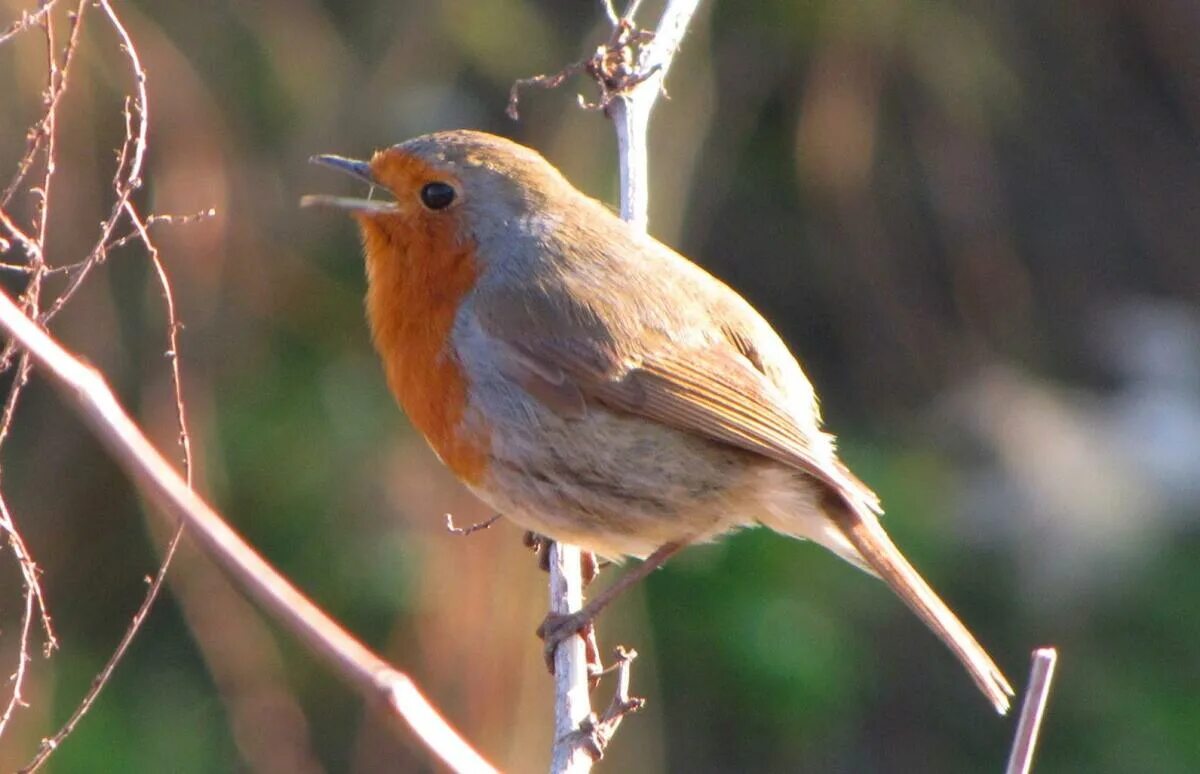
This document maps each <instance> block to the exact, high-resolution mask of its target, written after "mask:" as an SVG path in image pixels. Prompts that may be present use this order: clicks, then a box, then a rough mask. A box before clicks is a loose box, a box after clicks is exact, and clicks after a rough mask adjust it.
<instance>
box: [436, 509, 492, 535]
mask: <svg viewBox="0 0 1200 774" xmlns="http://www.w3.org/2000/svg"><path fill="white" fill-rule="evenodd" d="M501 516H502V514H499V513H497V514H496V515H495V516H492V517H491V518H490V519H484V520H483V521H481V522H479V523H477V524H472V525H471V526H469V527H466V528H463V527H456V526H454V514H451V513H447V514H446V531H447V532H449V533H450V534H451V535H461V536H463V537H466V536H467V535H473V534H475V533H476V532H479V531H481V530H485V529H487V528H488V527H490V526H492V525H493V524H495V523H496V522H498V521H500V517H501Z"/></svg>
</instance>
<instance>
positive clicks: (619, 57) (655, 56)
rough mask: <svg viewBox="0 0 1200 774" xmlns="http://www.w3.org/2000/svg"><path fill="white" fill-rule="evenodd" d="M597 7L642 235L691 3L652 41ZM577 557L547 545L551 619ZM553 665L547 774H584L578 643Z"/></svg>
mask: <svg viewBox="0 0 1200 774" xmlns="http://www.w3.org/2000/svg"><path fill="white" fill-rule="evenodd" d="M603 5H604V10H605V14H606V15H607V16H608V18H609V20H610V21H611V22H612V23H613V38H612V39H611V40H610V42H609V45H608V46H607V47H601V49H600V50H599V51H598V52H597V54H596V57H594V58H593V60H591V61H592V62H593V63H596V62H599V66H591V67H588V68H586V69H587V71H588V73H589V74H590V75H591V76H592V77H593V78H595V79H596V80H597V83H598V84H599V86H600V90H601V102H602V104H601V106H602V107H606V108H607V109H608V110H609V111H610V113H611V115H612V117H613V121H614V124H615V126H616V131H617V146H618V152H619V154H620V169H621V217H622V218H623V219H625V220H626V221H628V222H629V223H630V224H631V225H633V227H634V228H637V229H639V230H642V231H644V230H645V229H646V222H647V217H646V212H647V202H648V201H649V190H650V187H649V174H650V172H649V165H648V156H647V153H646V133H647V131H648V129H649V124H650V111H651V108H652V107H653V106H654V103H655V101H656V100H657V99H658V95H659V94H660V93H661V92H662V83H663V78H664V77H665V76H666V74H667V70H668V69H669V68H670V66H671V60H672V59H673V58H674V56H675V53H676V52H677V51H678V50H679V44H680V41H681V40H682V39H683V34H684V31H685V30H686V29H687V25H688V22H689V21H690V20H691V18H692V16H693V14H694V13H695V12H696V8H697V6H698V5H699V0H670V2H668V3H667V6H666V9H665V10H664V11H663V15H662V18H661V20H660V21H659V25H658V28H657V29H656V30H655V32H654V34H653V35H652V36H651V35H646V34H644V33H640V32H639V31H638V30H637V27H636V26H635V25H634V22H633V18H632V17H633V13H634V12H635V11H636V10H637V6H638V0H632V1H631V3H630V4H629V7H628V10H627V11H626V12H625V14H624V15H622V16H620V17H618V16H617V14H616V11H615V9H614V8H613V6H612V3H611V2H610V0H605V2H604V3H603ZM639 46H640V47H641V48H640V51H637V52H636V57H635V50H636V49H637V48H638V47H639ZM515 88H516V87H514V89H515ZM514 93H515V92H514ZM514 112H515V110H514ZM581 558H582V556H581V554H580V552H579V549H577V548H575V547H573V546H562V545H560V544H555V546H554V548H553V549H552V551H551V554H550V568H549V569H550V612H551V613H558V614H570V613H575V612H577V611H579V610H580V608H581V606H582V603H583V593H582V588H583V581H582V578H581V571H582V565H581ZM554 662H555V663H554V674H555V678H554V683H555V685H554V688H555V713H554V730H555V734H554V747H553V749H552V754H551V766H550V771H551V772H554V773H555V774H559V773H560V772H571V773H572V774H575V773H577V772H587V771H589V770H590V769H591V765H592V762H593V760H594V759H593V753H603V745H600V746H596V745H593V744H591V743H590V740H591V739H592V735H591V734H590V733H585V734H580V733H579V732H580V731H581V730H585V727H586V726H587V725H588V722H589V719H590V718H591V717H592V713H591V704H590V701H589V699H588V671H587V654H586V647H585V645H584V642H583V639H582V638H581V637H570V638H568V639H567V640H565V641H564V642H563V643H562V644H561V645H559V647H558V649H557V650H556V651H555V654H554ZM619 678H620V680H621V681H622V682H623V685H624V694H625V698H626V700H628V681H629V660H628V659H626V660H624V661H623V662H622V665H621V669H620V671H619ZM623 715H624V713H621V714H620V715H619V716H618V717H617V719H616V720H615V722H610V723H609V724H607V725H606V726H605V728H604V730H605V732H606V735H605V736H604V744H607V741H608V739H609V738H611V736H612V733H613V732H614V731H615V730H616V726H617V724H618V723H619V722H620V720H619V718H620V717H621V716H623ZM593 729H594V725H593Z"/></svg>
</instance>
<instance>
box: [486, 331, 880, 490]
mask: <svg viewBox="0 0 1200 774" xmlns="http://www.w3.org/2000/svg"><path fill="white" fill-rule="evenodd" d="M490 332H491V333H492V334H493V336H496V335H497V333H499V334H500V335H499V337H498V338H499V339H500V341H499V346H500V351H501V352H503V353H506V354H504V355H502V358H503V360H504V363H505V365H504V366H503V368H504V371H505V372H506V374H507V375H508V376H509V377H510V378H513V379H514V380H515V381H517V383H518V384H521V385H522V386H523V387H524V388H525V389H526V391H527V392H529V393H530V394H531V395H532V396H534V397H535V398H537V399H538V400H539V401H541V402H542V403H543V404H545V405H547V406H548V407H550V408H551V409H552V410H554V411H556V412H558V413H560V414H561V415H563V416H567V417H572V418H575V417H578V416H581V415H582V414H583V413H585V412H586V405H587V404H588V403H589V402H595V403H599V404H601V405H603V406H605V407H606V408H608V409H610V410H615V411H619V412H623V413H627V414H633V415H636V416H641V417H645V418H647V419H650V420H653V421H656V422H661V423H662V424H664V425H668V426H670V427H674V428H677V429H679V430H683V431H685V432H689V433H695V434H697V435H701V436H704V437H706V438H710V439H712V440H714V441H720V442H723V443H727V444H730V445H732V446H736V447H739V448H742V449H746V450H748V451H751V452H755V453H757V454H761V455H763V456H765V457H770V458H771V459H774V460H777V461H778V462H781V463H783V464H785V465H789V466H791V467H794V468H796V469H798V470H800V471H803V472H804V473H807V474H808V475H809V476H811V477H812V478H814V479H816V480H817V481H820V482H822V483H824V484H826V485H827V486H829V487H830V488H831V489H832V490H833V491H834V492H836V493H837V494H838V495H840V496H841V497H842V498H844V499H845V500H847V501H848V503H849V504H851V506H852V507H853V506H855V505H865V506H866V507H868V508H870V509H871V510H875V511H878V510H879V505H878V499H877V498H876V497H875V495H874V493H873V492H871V490H870V489H868V488H867V487H866V485H864V484H862V483H861V482H860V481H858V479H857V478H855V477H854V475H853V474H852V473H850V471H849V470H847V469H846V468H845V466H843V465H842V464H841V462H839V461H838V460H837V459H836V457H834V456H832V455H828V454H820V453H818V452H817V450H815V449H814V447H813V444H812V442H811V437H812V434H815V433H817V432H819V430H817V429H816V428H815V427H814V428H812V429H810V430H805V429H802V428H801V427H800V425H799V423H798V422H797V421H796V419H795V418H794V417H793V415H792V413H791V412H790V411H789V410H788V409H787V408H786V407H785V406H784V404H783V402H782V399H781V397H780V395H779V391H778V390H776V389H775V387H774V386H773V385H772V384H771V383H770V382H769V381H768V380H767V379H766V377H765V376H764V375H763V374H762V373H761V372H760V371H759V370H758V369H757V368H756V366H755V363H754V362H753V360H752V359H751V358H749V357H748V356H747V355H745V354H744V351H743V350H744V348H742V347H739V346H738V345H737V343H736V339H734V338H732V337H729V336H726V337H724V338H721V339H720V340H718V341H716V342H713V343H710V344H708V345H706V346H680V345H678V344H676V343H673V342H665V341H662V340H659V341H658V342H657V346H655V345H653V344H652V345H651V346H650V347H649V351H648V352H645V353H642V354H631V355H621V354H620V353H619V352H618V351H617V350H615V349H614V348H612V347H609V346H606V345H605V344H604V343H603V339H589V338H583V337H578V336H567V337H555V336H536V335H534V336H530V335H524V336H519V337H505V336H504V335H503V332H498V331H495V330H493V331H490Z"/></svg>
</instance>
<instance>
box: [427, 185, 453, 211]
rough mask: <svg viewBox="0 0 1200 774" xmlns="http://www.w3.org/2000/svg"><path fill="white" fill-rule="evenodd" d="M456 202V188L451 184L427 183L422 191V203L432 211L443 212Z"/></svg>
mask: <svg viewBox="0 0 1200 774" xmlns="http://www.w3.org/2000/svg"><path fill="white" fill-rule="evenodd" d="M452 201H454V187H453V186H451V185H450V184H449V183H426V184H425V187H424V188H422V189H421V203H422V204H424V205H425V206H426V207H428V208H429V209H431V210H443V209H445V208H447V207H449V206H450V202H452Z"/></svg>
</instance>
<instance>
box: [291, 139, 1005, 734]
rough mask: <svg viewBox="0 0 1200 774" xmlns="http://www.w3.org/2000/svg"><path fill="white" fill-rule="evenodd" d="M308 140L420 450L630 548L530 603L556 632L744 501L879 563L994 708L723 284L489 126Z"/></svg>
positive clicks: (559, 530)
mask: <svg viewBox="0 0 1200 774" xmlns="http://www.w3.org/2000/svg"><path fill="white" fill-rule="evenodd" d="M312 161H313V162H315V163H317V164H320V165H324V166H327V167H331V168H334V169H336V170H339V171H341V172H345V173H349V174H350V175H352V176H353V177H356V178H358V179H359V180H360V181H362V182H365V183H367V184H368V185H369V186H370V190H369V194H368V197H367V198H356V197H344V196H330V195H310V196H306V197H304V198H303V199H302V200H301V204H302V205H305V206H318V207H327V208H333V209H336V210H341V211H344V212H348V213H349V214H350V215H351V216H353V218H354V219H355V220H356V221H357V223H358V226H359V230H360V233H361V238H362V243H363V251H364V253H365V261H366V275H367V295H366V304H365V306H366V316H367V320H368V323H369V327H370V330H371V335H372V340H373V342H374V346H375V348H376V350H377V352H378V354H379V356H380V358H381V360H382V363H383V368H384V372H385V376H386V379H387V383H388V386H389V387H390V389H391V391H392V393H393V394H394V395H395V397H396V399H397V401H398V402H399V404H400V406H401V407H402V409H403V410H404V412H405V413H406V414H407V416H408V418H409V420H410V422H411V423H412V425H414V426H415V427H416V429H417V430H419V431H420V432H421V433H422V434H423V435H424V437H425V439H426V440H427V442H428V443H429V446H430V447H431V448H432V450H433V451H434V453H435V454H436V455H437V456H438V457H439V459H440V460H441V461H442V462H443V463H444V464H445V465H446V466H447V467H448V468H449V469H450V470H451V471H452V472H453V473H454V474H455V476H457V478H458V479H459V480H460V481H461V482H462V483H463V484H464V485H465V486H466V487H467V488H468V489H470V490H471V491H472V492H473V493H474V494H475V495H476V496H477V497H478V498H480V499H481V500H483V501H484V502H485V503H487V504H488V505H489V506H491V507H492V508H495V509H496V510H497V512H499V513H502V514H504V515H505V516H506V517H507V518H509V519H511V520H512V521H513V522H515V523H516V524H517V525H519V526H521V527H524V528H525V529H527V530H531V531H533V532H536V533H538V534H541V535H545V536H548V537H549V538H551V539H554V540H558V541H562V542H565V543H570V544H575V545H578V546H580V547H582V548H584V549H586V550H589V551H592V552H595V553H596V554H598V555H600V556H603V557H606V558H613V559H617V560H620V559H622V558H625V557H635V558H641V559H643V560H644V561H643V562H642V564H641V565H639V566H637V567H636V568H634V569H633V570H630V571H628V572H627V573H626V574H625V575H623V576H622V577H621V578H620V579H619V580H618V581H617V582H616V583H615V584H614V585H613V586H612V587H610V588H609V589H606V590H605V592H603V593H601V594H600V595H599V596H598V597H597V598H596V599H594V600H592V601H591V602H589V604H588V605H587V606H586V607H585V608H584V609H583V610H582V611H580V613H578V614H575V615H574V616H567V617H565V619H562V618H560V619H559V620H550V619H548V620H547V626H546V628H545V629H544V633H546V634H548V635H550V636H551V637H552V638H553V639H554V641H557V640H560V639H561V638H563V637H565V636H570V635H571V634H573V633H574V632H576V631H578V630H580V629H581V628H583V627H584V626H586V625H587V624H588V623H589V622H590V620H591V618H592V617H593V616H594V615H595V613H596V612H598V611H599V609H600V608H601V607H603V606H604V605H605V604H607V603H608V602H610V601H611V599H612V598H613V597H615V595H616V594H617V593H620V591H621V590H623V589H624V588H626V587H628V586H629V585H632V583H634V582H636V581H637V580H638V579H640V578H641V577H644V576H645V575H646V574H647V573H648V572H649V571H650V570H651V569H653V568H655V567H657V566H659V565H661V564H662V563H664V562H665V561H666V559H667V558H668V557H670V556H672V555H673V554H675V553H676V552H677V551H679V550H680V549H682V548H684V547H686V546H688V545H692V544H696V543H703V542H707V541H711V540H714V539H716V538H718V537H720V536H722V535H724V534H726V533H728V532H731V531H733V530H736V529H738V528H742V527H750V526H759V525H761V526H766V527H768V528H770V529H772V530H774V531H776V532H779V533H782V534H784V535H787V536H790V537H793V538H799V539H805V540H810V541H813V542H815V543H818V544H819V545H821V546H823V547H825V548H827V549H829V550H830V551H832V552H833V553H834V554H836V555H837V556H839V557H841V558H842V559H845V560H846V561H848V562H849V563H851V564H853V565H855V566H857V567H859V568H860V569H862V570H865V571H866V572H868V573H870V574H872V575H876V576H878V577H879V578H881V579H882V580H883V581H884V582H886V583H887V584H888V586H890V587H891V589H892V590H893V591H894V592H895V593H896V594H897V595H898V596H899V597H900V599H901V600H903V602H904V603H905V604H906V605H907V606H908V607H909V608H910V609H911V610H912V611H913V612H914V613H915V614H916V615H917V616H918V617H919V618H920V620H922V621H923V622H924V623H925V624H926V625H927V626H928V627H929V628H930V629H931V630H932V631H933V632H934V633H935V634H936V635H937V636H938V637H939V638H940V639H941V640H942V641H943V642H944V643H945V645H946V646H947V647H948V648H949V649H950V651H951V652H952V653H953V654H954V655H955V656H957V658H958V659H959V661H960V662H961V663H962V665H963V666H964V667H965V669H966V670H967V672H968V673H969V675H970V676H971V678H972V679H973V680H974V682H975V684H976V685H977V686H978V688H979V689H980V690H981V691H982V692H983V694H984V695H985V697H986V698H987V699H988V700H989V701H990V702H991V703H992V705H993V707H994V708H995V709H996V710H997V711H998V712H999V713H1001V714H1004V713H1006V712H1007V711H1008V708H1009V702H1010V697H1011V696H1013V691H1012V688H1011V687H1010V685H1009V683H1008V681H1007V679H1006V678H1005V677H1004V675H1003V673H1002V672H1001V671H1000V669H999V668H998V667H997V666H996V664H995V663H994V662H993V660H992V658H991V657H990V656H989V655H988V653H987V651H986V650H984V648H983V647H982V646H981V645H980V644H979V643H978V642H977V641H976V639H975V637H974V636H973V635H972V634H971V632H970V631H969V630H968V629H967V628H966V627H965V626H964V625H963V624H962V623H961V622H960V621H959V619H958V618H957V617H956V616H955V614H954V613H953V612H952V611H951V610H950V608H949V607H947V606H946V604H945V603H944V602H943V601H942V600H941V598H940V597H938V595H937V594H936V593H935V592H934V591H933V590H932V589H931V588H930V587H929V585H928V584H927V583H926V582H925V581H924V580H923V579H922V577H921V576H920V574H918V572H917V571H916V570H915V569H914V568H913V567H912V565H911V564H910V563H909V562H908V561H907V560H906V559H905V557H904V555H903V554H902V553H901V552H900V550H899V549H898V548H897V547H896V546H895V544H894V543H893V542H892V540H891V539H890V538H889V536H888V534H887V533H886V532H885V531H884V529H883V527H882V525H881V524H880V520H879V517H880V516H881V515H882V509H881V507H880V503H879V500H878V498H877V497H876V495H875V494H874V493H873V492H872V491H871V490H870V489H869V488H868V487H867V486H866V485H865V484H864V483H862V482H861V481H860V480H859V479H858V478H856V477H855V476H854V474H853V473H851V471H850V470H849V469H848V468H847V467H846V466H845V465H844V464H843V463H842V462H841V461H840V460H839V459H838V456H837V452H836V448H835V444H834V438H833V436H832V435H830V434H828V433H826V432H825V431H824V430H823V429H822V420H821V415H820V410H819V407H818V403H817V397H816V394H815V392H814V390H813V387H812V386H811V384H810V383H809V381H808V379H807V378H806V376H805V374H804V372H803V370H802V368H801V366H800V364H799V363H798V361H797V359H796V358H795V356H794V355H793V354H792V353H791V351H790V350H789V349H788V346H787V345H786V344H785V343H784V341H783V340H782V339H781V338H780V336H779V335H778V334H777V333H776V332H775V330H774V329H773V328H772V327H771V325H770V324H769V323H768V322H767V321H766V320H765V319H764V318H763V317H762V315H760V314H759V313H758V312H757V311H756V310H755V309H754V307H753V306H752V305H751V304H750V303H749V302H747V301H746V300H745V299H743V298H742V297H741V296H740V295H739V294H738V293H737V292H736V291H734V290H733V289H731V288H730V287H729V286H728V285H726V284H725V283H723V282H722V281H721V280H719V279H717V278H716V277H714V276H713V275H711V274H710V273H708V272H707V271H705V270H704V269H703V268H701V267H700V266H699V265H697V264H696V263H694V262H692V261H691V260H689V259H688V258H685V257H684V256H682V255H680V254H679V253H677V252H676V251H674V250H672V249H671V248H670V247H668V246H666V245H664V244H662V243H661V242H659V241H658V240H656V239H654V238H653V237H651V236H649V235H647V234H645V233H643V232H642V231H640V230H638V229H635V228H633V227H631V226H630V225H629V224H627V223H626V222H624V221H622V220H621V219H620V218H619V217H617V216H616V215H615V214H614V213H613V212H612V211H611V210H610V209H609V208H608V207H607V206H606V205H604V204H603V203H602V202H600V201H598V200H596V199H593V198H591V197H589V196H587V195H586V194H584V193H582V192H581V191H579V190H578V189H576V188H575V187H574V186H573V185H572V184H571V183H570V182H569V181H568V180H567V179H566V178H565V177H564V176H563V174H562V173H561V172H559V170H558V169H557V168H556V167H555V166H554V165H553V164H551V163H550V162H549V161H547V160H546V159H545V158H544V157H543V156H542V155H541V154H539V153H538V152H537V151H535V150H533V149H531V148H528V147H525V146H523V145H521V144H519V143H516V142H514V141H512V140H509V139H506V138H502V137H499V136H496V135H493V134H488V133H484V132H480V131H472V130H450V131H442V132H435V133H432V134H426V135H422V136H419V137H415V138H413V139H410V140H407V141H405V142H401V143H399V144H397V145H393V146H390V147H387V148H384V149H382V150H379V151H376V152H375V153H374V154H373V155H372V157H371V158H370V160H356V159H352V158H346V157H343V156H338V155H332V154H325V155H319V156H314V157H313V158H312ZM377 191H379V192H381V194H382V196H379V197H377V196H376V195H375V194H376V192H377ZM547 642H548V643H550V642H551V640H547Z"/></svg>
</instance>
